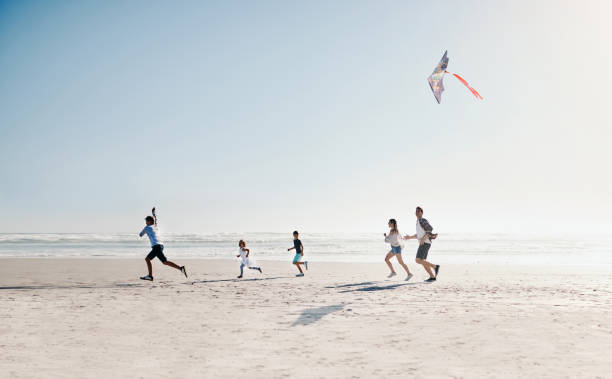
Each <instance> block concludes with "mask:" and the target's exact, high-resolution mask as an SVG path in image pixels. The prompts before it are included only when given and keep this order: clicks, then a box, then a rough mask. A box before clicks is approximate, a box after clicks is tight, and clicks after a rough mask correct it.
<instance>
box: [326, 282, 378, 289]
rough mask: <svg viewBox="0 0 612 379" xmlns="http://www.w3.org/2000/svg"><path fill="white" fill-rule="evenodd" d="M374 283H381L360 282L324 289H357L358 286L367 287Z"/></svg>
mask: <svg viewBox="0 0 612 379" xmlns="http://www.w3.org/2000/svg"><path fill="white" fill-rule="evenodd" d="M376 283H381V282H380V281H377V282H361V283H351V284H340V285H337V286H327V287H325V288H347V287H358V286H367V285H372V284H376Z"/></svg>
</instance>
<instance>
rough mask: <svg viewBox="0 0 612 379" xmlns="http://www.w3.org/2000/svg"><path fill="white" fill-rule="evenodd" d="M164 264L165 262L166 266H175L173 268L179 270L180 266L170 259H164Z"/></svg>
mask: <svg viewBox="0 0 612 379" xmlns="http://www.w3.org/2000/svg"><path fill="white" fill-rule="evenodd" d="M164 264H165V265H166V266H170V267H174V268H175V269H177V270H180V269H181V266H179V265H177V264H176V263H174V262H171V261H165V262H164Z"/></svg>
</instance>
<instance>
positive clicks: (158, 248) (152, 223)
mask: <svg viewBox="0 0 612 379" xmlns="http://www.w3.org/2000/svg"><path fill="white" fill-rule="evenodd" d="M151 212H152V213H153V216H147V217H145V223H146V224H147V226H145V227H144V229H142V231H141V232H140V234H139V236H140V237H142V236H144V235H145V234H146V235H147V236H148V237H149V241H151V252H150V253H149V254H148V255H147V257H146V258H145V261H146V262H147V268H148V269H149V275H147V276H141V277H140V279H142V280H151V281H152V280H153V266H152V265H151V260H152V259H154V258H155V257H158V258H159V260H160V261H162V263H163V264H165V265H166V266H170V267H174V268H175V269H177V270H180V271H181V272H182V273H183V275H185V278H186V277H187V270H185V266H178V265H177V264H175V263H174V262H170V261H169V260H168V259H167V258H166V256H165V255H164V245H163V243H162V241H161V239H160V238H159V237H158V236H157V234H158V230H157V220H158V219H157V215H156V214H155V207H153V209H152V210H151Z"/></svg>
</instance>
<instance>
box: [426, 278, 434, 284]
mask: <svg viewBox="0 0 612 379" xmlns="http://www.w3.org/2000/svg"><path fill="white" fill-rule="evenodd" d="M435 281H436V278H429V279H427V280H426V281H425V283H433V282H435Z"/></svg>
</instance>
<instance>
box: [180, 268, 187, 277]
mask: <svg viewBox="0 0 612 379" xmlns="http://www.w3.org/2000/svg"><path fill="white" fill-rule="evenodd" d="M181 272H182V273H183V275H185V277H187V270H185V266H181Z"/></svg>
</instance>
